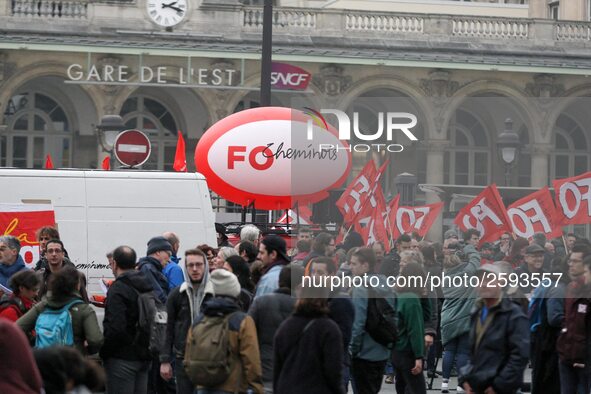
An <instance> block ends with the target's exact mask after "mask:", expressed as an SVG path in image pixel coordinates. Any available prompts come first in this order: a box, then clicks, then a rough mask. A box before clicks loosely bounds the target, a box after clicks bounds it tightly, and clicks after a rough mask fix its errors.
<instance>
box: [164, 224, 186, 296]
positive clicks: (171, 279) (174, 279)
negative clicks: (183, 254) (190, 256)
mask: <svg viewBox="0 0 591 394" xmlns="http://www.w3.org/2000/svg"><path fill="white" fill-rule="evenodd" d="M162 236H163V237H164V238H166V240H167V241H168V243H170V246H171V247H172V255H171V256H170V260H168V263H167V264H166V267H164V268H163V269H162V273H163V274H164V276H166V279H168V289H169V290H172V289H174V288H175V287H177V286H180V285H181V284H182V283H183V282H184V281H185V277H184V276H183V269H182V268H181V267H180V266H179V262H180V261H181V258H180V257H177V253H178V251H179V247H180V246H181V242H180V240H179V237H178V236H177V235H176V234H175V233H173V232H172V231H167V232H165V233H164V234H162Z"/></svg>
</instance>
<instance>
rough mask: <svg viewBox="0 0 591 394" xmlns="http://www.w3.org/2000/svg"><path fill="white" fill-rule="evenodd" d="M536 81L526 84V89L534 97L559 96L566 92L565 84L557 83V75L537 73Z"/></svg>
mask: <svg viewBox="0 0 591 394" xmlns="http://www.w3.org/2000/svg"><path fill="white" fill-rule="evenodd" d="M533 79H534V82H533V83H531V82H530V83H528V84H526V85H525V91H526V92H527V93H529V94H530V95H532V96H533V97H539V98H551V97H559V96H561V95H562V93H564V85H562V84H558V83H556V77H554V76H553V75H548V74H537V75H534V77H533Z"/></svg>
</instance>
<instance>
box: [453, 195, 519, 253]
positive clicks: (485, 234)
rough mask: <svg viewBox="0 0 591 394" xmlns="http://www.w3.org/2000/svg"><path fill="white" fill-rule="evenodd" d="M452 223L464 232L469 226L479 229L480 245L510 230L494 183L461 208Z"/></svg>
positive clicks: (494, 239)
mask: <svg viewBox="0 0 591 394" xmlns="http://www.w3.org/2000/svg"><path fill="white" fill-rule="evenodd" d="M454 223H455V224H456V225H457V226H458V227H459V228H460V229H461V230H462V231H464V232H465V231H467V230H468V229H471V228H475V229H476V230H478V231H480V245H482V244H483V243H485V242H493V241H496V240H497V239H498V238H499V237H500V236H501V234H502V233H504V232H505V231H508V232H511V224H510V221H509V218H508V217H507V211H506V210H505V205H504V204H503V200H502V199H501V196H500V195H499V191H498V190H497V185H495V184H492V185H490V186H488V187H487V188H486V189H484V190H483V191H482V192H481V193H480V194H479V195H478V196H476V198H475V199H474V200H472V201H471V202H470V203H469V204H468V205H466V206H465V207H464V208H462V209H461V210H460V212H459V213H458V216H456V218H455V220H454Z"/></svg>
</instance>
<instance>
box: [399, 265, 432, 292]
mask: <svg viewBox="0 0 591 394" xmlns="http://www.w3.org/2000/svg"><path fill="white" fill-rule="evenodd" d="M399 277H403V278H406V283H404V286H397V287H396V289H397V290H398V291H399V292H400V293H415V294H416V295H417V296H419V297H422V296H424V295H425V288H424V287H419V286H418V285H420V284H422V283H423V278H425V271H424V270H423V267H421V266H420V264H417V263H408V264H406V265H405V266H404V267H402V269H401V270H400V275H399ZM410 278H412V279H410ZM397 283H400V281H398V280H397Z"/></svg>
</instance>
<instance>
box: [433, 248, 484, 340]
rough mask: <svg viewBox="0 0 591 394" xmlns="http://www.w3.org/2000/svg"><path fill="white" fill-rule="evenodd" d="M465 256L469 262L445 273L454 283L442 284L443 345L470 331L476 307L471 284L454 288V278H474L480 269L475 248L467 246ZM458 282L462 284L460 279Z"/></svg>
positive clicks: (478, 254)
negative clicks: (443, 299) (471, 314)
mask: <svg viewBox="0 0 591 394" xmlns="http://www.w3.org/2000/svg"><path fill="white" fill-rule="evenodd" d="M464 254H465V255H466V256H467V258H468V261H467V262H465V263H462V264H459V265H458V266H456V267H453V268H450V269H448V270H446V271H445V272H444V273H445V275H446V276H448V277H450V279H451V281H452V283H448V282H447V281H444V282H443V284H442V287H443V296H444V298H445V301H443V306H442V308H441V341H442V343H443V345H445V344H447V343H448V342H449V341H451V340H452V339H454V338H457V337H459V336H460V335H464V334H467V333H468V331H470V311H471V310H472V307H473V306H474V300H475V298H476V292H475V289H474V288H473V287H471V286H470V285H469V283H465V282H462V283H464V284H465V286H454V282H453V278H455V277H457V276H459V277H463V276H464V274H466V276H467V277H468V278H469V277H471V276H473V275H474V274H475V273H476V270H477V269H478V267H480V253H478V251H477V250H476V248H475V247H474V246H472V245H466V246H465V247H464ZM456 281H457V282H460V280H459V278H458V279H456Z"/></svg>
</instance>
